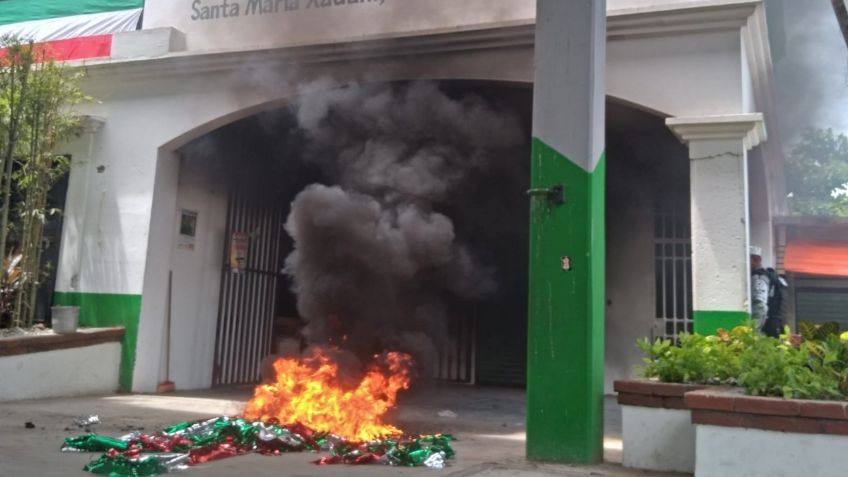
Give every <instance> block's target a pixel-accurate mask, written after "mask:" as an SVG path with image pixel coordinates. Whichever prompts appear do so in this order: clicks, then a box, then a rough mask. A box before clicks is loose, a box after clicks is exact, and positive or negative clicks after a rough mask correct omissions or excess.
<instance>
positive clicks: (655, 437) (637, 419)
mask: <svg viewBox="0 0 848 477" xmlns="http://www.w3.org/2000/svg"><path fill="white" fill-rule="evenodd" d="M614 386H615V387H614V389H615V391H616V392H617V393H618V403H619V404H620V405H621V427H622V429H621V431H622V432H621V437H622V445H623V449H622V464H623V465H624V466H625V467H630V468H634V469H645V470H655V471H661V472H686V473H692V472H694V471H695V428H694V426H693V425H692V416H691V413H690V411H689V409H688V408H687V407H686V403H685V401H684V395H685V394H686V393H688V392H691V391H697V390H700V389H704V388H706V387H707V386H699V385H691V384H670V383H660V382H658V381H652V380H626V381H616V382H615V383H614ZM728 475H730V474H728Z"/></svg>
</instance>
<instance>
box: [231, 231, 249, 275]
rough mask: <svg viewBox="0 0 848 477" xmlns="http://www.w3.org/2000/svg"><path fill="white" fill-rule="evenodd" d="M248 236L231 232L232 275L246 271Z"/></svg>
mask: <svg viewBox="0 0 848 477" xmlns="http://www.w3.org/2000/svg"><path fill="white" fill-rule="evenodd" d="M249 243H250V236H249V235H248V234H246V233H244V232H233V235H232V237H231V238H230V270H231V271H232V272H234V273H239V272H243V271H244V270H245V269H247V248H248V245H249Z"/></svg>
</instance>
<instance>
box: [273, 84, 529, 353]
mask: <svg viewBox="0 0 848 477" xmlns="http://www.w3.org/2000/svg"><path fill="white" fill-rule="evenodd" d="M328 86H329V85H327V84H322V85H317V86H316V85H312V86H311V87H309V88H304V89H303V93H302V95H301V97H300V99H299V101H298V104H297V105H296V116H297V123H298V130H297V132H296V134H297V135H299V137H300V140H301V141H302V143H303V146H302V156H303V159H304V160H305V161H306V162H307V163H309V164H313V165H315V166H317V167H318V168H319V169H320V170H321V171H322V173H323V174H324V176H325V177H326V178H327V183H326V184H314V185H311V186H309V187H307V188H306V189H305V190H303V191H302V192H300V193H299V194H298V195H297V197H296V198H295V200H294V202H293V204H292V210H291V213H290V215H289V218H288V221H287V223H286V230H287V231H288V233H289V234H290V235H291V237H292V238H293V239H294V242H295V245H294V251H293V252H292V253H291V254H290V255H289V257H288V258H287V260H286V265H285V271H286V273H288V274H290V275H291V276H292V277H293V283H294V285H293V291H294V292H295V294H296V295H297V308H298V312H299V314H300V315H301V316H302V317H303V318H304V319H305V320H306V322H307V327H306V335H307V338H308V340H309V342H310V343H312V344H324V343H331V344H335V345H338V346H341V347H343V348H345V349H348V350H351V351H353V352H354V353H356V354H358V355H359V356H361V357H365V356H369V355H373V354H376V353H379V352H380V351H382V350H385V349H396V350H400V351H405V352H409V353H411V354H413V356H415V357H416V358H417V360H418V361H419V362H421V363H425V364H426V363H428V362H433V361H434V359H435V356H436V353H437V346H438V345H439V343H440V342H441V340H442V339H443V338H444V336H445V334H446V332H447V324H448V322H449V320H451V319H452V315H453V314H454V313H456V312H457V311H456V310H457V308H456V306H455V304H456V303H458V302H463V301H468V300H474V299H479V298H481V297H485V296H487V295H491V294H492V293H494V292H495V291H496V290H497V288H498V283H497V282H496V279H495V277H496V274H495V271H494V269H493V268H492V266H491V264H490V263H487V261H486V260H481V259H480V257H479V256H478V255H475V253H474V252H472V249H471V247H470V246H469V243H467V242H465V241H463V240H462V239H461V238H460V237H459V236H458V232H457V228H456V227H455V225H454V222H453V220H452V218H451V215H452V214H453V215H467V211H466V212H464V213H462V214H459V213H457V212H456V211H457V210H458V209H460V208H458V207H457V203H458V202H460V201H468V193H469V190H470V189H469V188H468V184H469V180H470V179H472V178H473V177H474V176H475V175H481V176H483V175H485V174H486V173H487V172H488V171H491V170H492V169H493V168H494V169H497V168H498V167H499V164H502V163H503V162H504V160H505V159H504V158H505V156H507V155H508V153H509V152H514V151H515V149H516V148H521V147H523V146H524V145H525V143H526V137H525V136H526V133H525V132H524V131H523V130H522V127H521V125H520V121H519V120H518V118H517V117H516V115H514V114H512V113H511V112H509V111H506V110H503V109H501V108H498V107H496V106H493V105H492V104H490V103H489V102H487V101H485V100H484V99H482V98H481V97H479V96H475V95H471V94H464V95H461V96H460V97H451V96H449V95H448V94H446V93H445V92H443V91H442V90H440V89H439V87H438V86H437V85H436V84H434V83H428V82H415V83H409V84H401V85H348V86H343V87H337V88H329V89H328ZM525 179H526V178H525ZM471 182H473V181H471ZM476 189H481V188H480V187H479V186H478V187H476ZM522 205H523V204H522ZM469 222H473V220H471V221H469ZM520 225H521V226H525V224H520ZM517 252H518V253H522V252H523V250H521V251H517Z"/></svg>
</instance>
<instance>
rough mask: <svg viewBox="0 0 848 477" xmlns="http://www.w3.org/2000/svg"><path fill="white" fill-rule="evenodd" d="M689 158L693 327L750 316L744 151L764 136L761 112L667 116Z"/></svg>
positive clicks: (727, 324) (725, 324) (709, 329)
mask: <svg viewBox="0 0 848 477" xmlns="http://www.w3.org/2000/svg"><path fill="white" fill-rule="evenodd" d="M666 125H667V126H668V127H669V128H670V129H671V130H672V131H673V132H674V134H675V135H676V136H677V137H678V138H679V139H680V140H681V141H682V142H684V143H686V144H688V145H689V159H690V161H691V172H690V175H691V186H690V187H691V198H690V200H691V215H692V217H691V220H692V294H693V319H694V322H695V331H696V332H698V333H702V334H712V333H715V331H716V330H717V329H718V328H726V329H730V328H732V327H734V326H736V325H739V324H742V323H744V322H746V321H748V320H749V319H750V316H751V315H750V293H751V287H750V260H749V258H748V247H749V245H750V213H749V195H748V194H749V193H748V151H749V150H750V149H751V148H753V147H756V146H757V145H759V143H760V142H761V141H764V140H765V138H766V131H765V125H764V122H763V117H762V115H761V114H758V113H757V114H740V115H725V116H708V117H697V118H670V119H667V120H666Z"/></svg>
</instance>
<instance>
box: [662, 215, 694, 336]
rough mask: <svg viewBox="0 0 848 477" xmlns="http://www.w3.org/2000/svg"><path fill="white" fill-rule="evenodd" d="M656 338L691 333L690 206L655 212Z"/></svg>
mask: <svg viewBox="0 0 848 477" xmlns="http://www.w3.org/2000/svg"><path fill="white" fill-rule="evenodd" d="M654 299H655V309H656V322H655V325H654V336H655V337H663V338H672V339H673V338H676V337H677V335H678V334H679V333H682V332H689V333H691V332H692V329H693V324H692V235H691V232H690V225H689V204H688V201H685V200H681V201H675V202H674V203H664V204H661V205H660V206H658V207H657V208H656V211H655V213H654Z"/></svg>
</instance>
